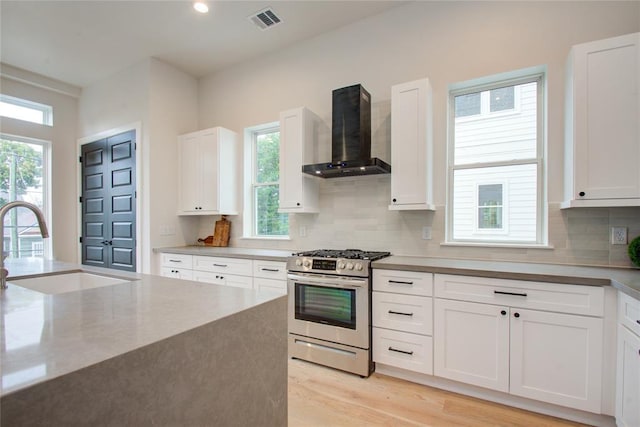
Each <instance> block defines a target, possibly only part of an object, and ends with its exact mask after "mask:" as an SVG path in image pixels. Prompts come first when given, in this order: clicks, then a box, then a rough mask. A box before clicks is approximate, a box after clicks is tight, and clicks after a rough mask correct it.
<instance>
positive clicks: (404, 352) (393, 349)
mask: <svg viewBox="0 0 640 427" xmlns="http://www.w3.org/2000/svg"><path fill="white" fill-rule="evenodd" d="M389 351H395V352H396V353H402V354H408V355H409V356H413V351H405V350H398V349H397V348H393V347H389Z"/></svg>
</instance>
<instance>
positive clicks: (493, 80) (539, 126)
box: [444, 67, 548, 247]
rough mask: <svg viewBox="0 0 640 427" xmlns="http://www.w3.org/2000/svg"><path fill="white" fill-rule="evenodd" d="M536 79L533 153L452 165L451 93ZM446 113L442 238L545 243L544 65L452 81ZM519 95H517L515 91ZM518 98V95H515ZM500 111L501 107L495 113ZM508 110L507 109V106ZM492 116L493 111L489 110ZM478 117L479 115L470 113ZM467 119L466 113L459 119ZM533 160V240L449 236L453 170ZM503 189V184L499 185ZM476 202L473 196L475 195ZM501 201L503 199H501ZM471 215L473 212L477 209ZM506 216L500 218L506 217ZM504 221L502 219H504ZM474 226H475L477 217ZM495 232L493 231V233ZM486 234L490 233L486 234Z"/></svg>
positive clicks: (449, 240)
mask: <svg viewBox="0 0 640 427" xmlns="http://www.w3.org/2000/svg"><path fill="white" fill-rule="evenodd" d="M533 81H535V82H537V93H536V97H537V102H536V107H537V113H536V117H537V120H536V156H535V157H534V158H530V159H522V160H512V161H498V162H487V163H469V164H461V165H455V158H454V153H455V97H456V96H458V95H464V94H467V93H474V92H481V91H487V90H491V89H496V88H500V87H504V86H509V85H520V84H525V83H530V82H533ZM449 89H450V90H449V115H448V137H447V195H446V227H445V242H444V244H449V245H469V246H508V247H548V231H547V230H548V219H547V216H548V209H547V188H546V154H545V152H546V103H547V100H546V99H547V97H546V67H532V68H528V69H524V70H518V71H513V72H507V73H502V74H498V75H494V76H489V77H484V78H480V79H475V80H471V81H467V82H461V83H457V84H453V85H451V86H450V88H449ZM518 96H519V95H518ZM518 99H519V98H518ZM500 113H504V112H503V111H500V112H496V113H495V114H500ZM507 113H508V114H512V111H511V110H507ZM492 116H493V114H492ZM470 117H471V118H472V120H473V119H479V118H480V117H481V115H475V116H470ZM465 119H466V120H468V119H469V118H468V117H465V118H462V120H465ZM525 164H535V165H536V170H537V182H536V186H537V197H536V241H535V242H531V241H503V240H496V239H490V238H487V239H483V240H479V239H472V240H471V239H454V238H453V235H454V233H453V199H454V197H453V191H454V173H455V171H456V170H462V169H477V168H490V167H499V166H515V165H525ZM503 190H504V187H503ZM476 203H477V198H476ZM503 203H504V201H503ZM474 216H477V209H476V213H475V214H474ZM508 218H509V217H508V216H506V217H505V218H504V221H508ZM505 224H506V223H505ZM474 229H477V218H476V219H475V225H474ZM494 235H495V233H494ZM487 237H490V236H487Z"/></svg>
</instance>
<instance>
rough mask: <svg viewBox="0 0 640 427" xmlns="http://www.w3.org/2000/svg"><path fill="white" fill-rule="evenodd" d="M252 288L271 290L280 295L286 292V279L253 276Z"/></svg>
mask: <svg viewBox="0 0 640 427" xmlns="http://www.w3.org/2000/svg"><path fill="white" fill-rule="evenodd" d="M253 288H254V289H257V290H258V291H272V292H278V293H280V294H282V295H286V294H287V281H286V280H275V279H265V278H263V277H254V278H253Z"/></svg>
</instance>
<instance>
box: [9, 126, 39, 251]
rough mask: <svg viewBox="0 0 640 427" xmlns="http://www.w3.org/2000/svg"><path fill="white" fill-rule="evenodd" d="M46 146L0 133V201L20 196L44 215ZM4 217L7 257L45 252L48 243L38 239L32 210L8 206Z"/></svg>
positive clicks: (36, 223)
mask: <svg viewBox="0 0 640 427" xmlns="http://www.w3.org/2000/svg"><path fill="white" fill-rule="evenodd" d="M47 150H48V144H46V143H44V142H40V141H34V140H28V139H25V138H18V137H9V136H2V137H0V205H3V204H5V203H8V202H12V201H15V200H23V201H25V202H29V203H32V204H34V205H36V206H37V207H39V208H40V209H41V210H42V211H43V213H44V214H45V218H47V209H46V206H47V191H46V189H47V188H48V184H47V173H46V170H47V166H48V164H47V154H48V151H47ZM4 221H5V222H4V236H3V237H4V247H3V250H4V252H5V253H6V254H7V255H8V257H10V258H25V257H38V258H43V257H46V256H47V253H48V251H49V247H50V246H49V245H48V244H47V243H46V242H45V241H44V240H43V239H42V236H41V235H40V228H39V226H38V221H37V219H36V217H35V215H34V214H33V212H31V211H30V210H29V209H25V208H17V209H12V210H10V211H9V212H8V213H7V215H6V216H5V218H4ZM48 223H50V222H49V221H48ZM48 240H50V239H48Z"/></svg>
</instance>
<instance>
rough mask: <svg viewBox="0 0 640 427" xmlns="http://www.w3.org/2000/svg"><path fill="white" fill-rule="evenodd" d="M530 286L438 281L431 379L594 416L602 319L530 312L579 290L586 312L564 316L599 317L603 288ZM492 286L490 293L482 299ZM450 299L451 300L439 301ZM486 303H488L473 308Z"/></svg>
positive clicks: (600, 367)
mask: <svg viewBox="0 0 640 427" xmlns="http://www.w3.org/2000/svg"><path fill="white" fill-rule="evenodd" d="M465 283H466V286H461V285H464V284H465ZM474 283H476V284H480V285H483V286H479V287H477V288H474V287H473V284H474ZM534 283H535V282H520V281H513V280H510V281H502V280H499V279H488V278H476V277H463V276H450V275H439V274H436V275H435V286H434V296H435V299H434V332H433V337H434V343H433V346H434V375H436V376H440V377H444V378H448V379H452V380H455V381H460V382H464V383H467V384H473V385H476V386H480V387H486V388H489V389H493V390H498V391H502V392H506V393H510V394H513V395H517V396H521V397H526V398H530V399H535V400H539V401H543V402H548V403H553V404H556V405H561V406H566V407H570V408H574V409H580V410H584V411H590V412H593V413H597V414H599V413H600V412H601V402H602V395H601V393H602V391H601V389H602V373H603V339H604V336H603V328H604V321H603V319H602V318H601V317H599V316H584V315H576V314H573V313H571V314H567V313H554V312H549V311H542V310H532V309H530V307H529V305H530V306H532V307H536V306H540V305H541V304H542V305H547V304H548V303H547V301H552V300H553V295H552V294H553V293H556V294H557V296H558V300H559V301H564V302H563V304H562V305H565V303H567V302H568V301H567V300H566V298H565V297H566V295H567V293H569V294H572V293H575V292H579V293H580V292H582V291H584V293H586V294H588V295H590V298H589V308H585V307H583V306H582V304H576V306H575V307H573V308H567V309H566V310H567V311H570V312H571V311H572V310H575V311H578V312H581V311H584V310H586V311H590V310H592V309H593V311H594V312H597V313H601V312H602V306H603V305H604V299H603V296H602V293H601V292H600V291H601V289H599V288H598V287H591V286H579V285H563V284H553V285H552V287H551V288H550V287H549V284H546V286H543V288H546V289H536V286H535V284H534ZM491 286H493V287H494V288H495V289H494V292H490V293H489V292H485V291H486V290H487V289H489V288H491ZM453 289H458V290H460V289H468V292H467V293H465V292H458V293H455V292H453ZM532 289H533V290H535V291H532ZM451 295H456V298H457V299H446V298H440V297H442V296H448V297H451ZM487 298H491V299H492V300H493V304H487V303H479V302H475V300H481V301H484V300H485V299H487ZM563 298H564V299H563ZM465 299H468V300H470V301H465ZM566 305H567V307H570V305H569V304H566Z"/></svg>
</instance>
